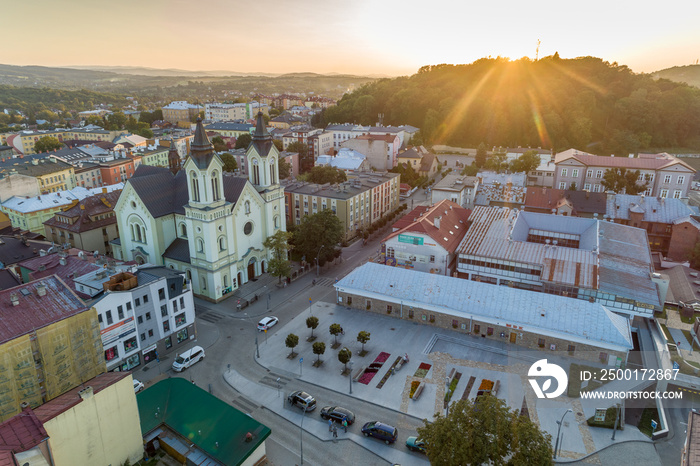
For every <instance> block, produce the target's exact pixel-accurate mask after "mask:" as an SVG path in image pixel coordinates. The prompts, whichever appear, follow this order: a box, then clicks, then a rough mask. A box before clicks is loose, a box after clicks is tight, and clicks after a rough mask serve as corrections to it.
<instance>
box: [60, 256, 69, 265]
mask: <svg viewBox="0 0 700 466" xmlns="http://www.w3.org/2000/svg"><path fill="white" fill-rule="evenodd" d="M66 262H67V261H66V258H65V257H61V258H60V259H59V260H58V263H59V264H61V265H66Z"/></svg>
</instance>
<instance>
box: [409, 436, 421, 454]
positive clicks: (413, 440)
mask: <svg viewBox="0 0 700 466" xmlns="http://www.w3.org/2000/svg"><path fill="white" fill-rule="evenodd" d="M406 447H408V449H409V450H411V451H419V452H421V453H425V442H424V441H422V440H420V439H419V438H418V437H408V438H407V439H406Z"/></svg>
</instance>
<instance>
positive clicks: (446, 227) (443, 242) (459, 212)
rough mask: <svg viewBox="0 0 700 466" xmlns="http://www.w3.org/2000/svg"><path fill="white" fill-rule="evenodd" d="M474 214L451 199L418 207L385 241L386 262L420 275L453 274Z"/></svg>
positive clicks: (383, 255)
mask: <svg viewBox="0 0 700 466" xmlns="http://www.w3.org/2000/svg"><path fill="white" fill-rule="evenodd" d="M470 213H471V212H470V211H469V210H467V209H464V208H462V207H461V206H460V205H459V204H457V203H455V202H452V201H448V200H442V201H440V202H438V203H436V204H434V205H432V206H430V207H427V206H419V207H416V208H415V209H413V210H412V211H411V212H409V213H408V214H407V215H405V216H404V217H403V218H402V219H401V220H399V221H398V222H396V223H395V224H394V225H393V227H392V228H393V230H394V231H393V232H392V233H390V234H389V235H388V236H387V237H386V238H384V240H382V252H381V260H382V262H383V263H384V264H385V265H390V266H394V267H403V268H405V269H413V270H417V271H420V272H428V273H436V274H439V275H452V273H453V272H454V270H455V267H456V262H457V254H456V252H457V246H459V243H460V242H461V241H462V238H464V235H465V234H466V233H467V228H468V227H469V220H468V219H469V214H470Z"/></svg>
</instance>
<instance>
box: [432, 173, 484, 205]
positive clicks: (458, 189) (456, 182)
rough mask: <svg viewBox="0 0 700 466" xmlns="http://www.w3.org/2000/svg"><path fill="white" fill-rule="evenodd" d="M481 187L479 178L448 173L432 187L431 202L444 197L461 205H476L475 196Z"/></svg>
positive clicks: (438, 200)
mask: <svg viewBox="0 0 700 466" xmlns="http://www.w3.org/2000/svg"><path fill="white" fill-rule="evenodd" d="M478 188H479V178H477V177H476V176H465V175H457V174H453V173H448V174H447V175H445V177H444V178H443V179H441V180H440V181H438V182H437V183H436V184H435V185H434V186H433V187H432V188H431V189H430V202H431V203H433V204H435V203H437V202H440V201H442V200H444V199H447V200H450V201H452V202H454V203H456V204H457V205H459V206H461V207H466V208H472V207H474V197H475V196H476V191H477V189H478Z"/></svg>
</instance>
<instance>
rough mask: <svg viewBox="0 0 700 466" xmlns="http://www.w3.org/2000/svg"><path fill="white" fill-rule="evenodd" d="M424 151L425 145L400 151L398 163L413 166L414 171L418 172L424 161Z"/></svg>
mask: <svg viewBox="0 0 700 466" xmlns="http://www.w3.org/2000/svg"><path fill="white" fill-rule="evenodd" d="M423 153H424V149H423V147H411V148H409V149H407V150H404V151H402V152H400V153H399V155H398V156H397V157H396V159H397V161H398V163H403V164H405V165H406V166H407V167H411V168H412V169H413V171H414V172H416V173H418V172H419V171H420V167H421V163H422V161H423Z"/></svg>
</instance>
